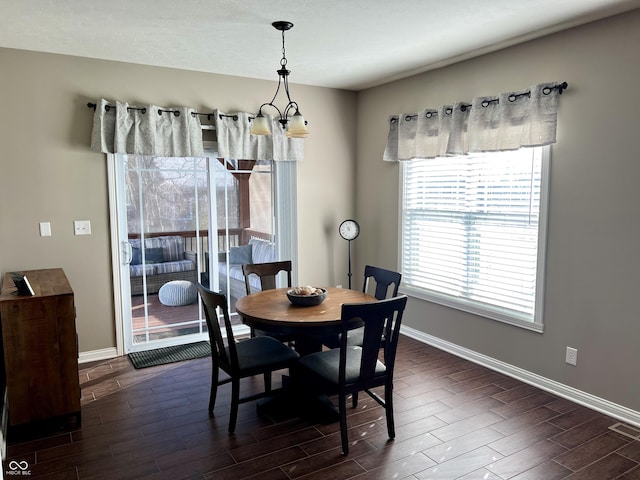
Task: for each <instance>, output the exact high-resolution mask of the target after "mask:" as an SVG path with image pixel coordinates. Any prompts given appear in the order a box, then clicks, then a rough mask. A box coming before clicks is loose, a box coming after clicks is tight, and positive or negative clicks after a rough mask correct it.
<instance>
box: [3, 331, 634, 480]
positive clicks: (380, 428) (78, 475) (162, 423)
mask: <svg viewBox="0 0 640 480" xmlns="http://www.w3.org/2000/svg"><path fill="white" fill-rule="evenodd" d="M210 368H211V362H210V360H209V359H199V360H192V361H187V362H182V363H176V364H172V365H165V366H161V367H153V368H147V369H143V370H134V369H133V367H132V366H131V365H130V363H129V360H128V358H127V357H120V358H117V359H113V360H111V361H104V362H99V363H94V364H91V365H82V366H81V370H80V378H81V385H82V392H83V399H82V412H83V413H82V418H83V420H82V421H83V423H82V428H80V429H74V428H69V429H68V430H65V429H60V430H58V431H55V432H51V433H49V435H48V436H43V435H44V432H45V427H41V430H40V431H39V432H38V434H39V435H40V438H38V439H34V438H33V437H31V436H30V435H33V433H32V432H27V431H20V432H16V433H14V434H13V435H12V436H11V433H12V432H10V438H9V442H10V444H9V447H8V459H7V461H5V463H4V468H3V470H4V472H5V478H9V477H10V476H9V475H7V474H8V473H12V472H11V471H9V467H8V465H9V463H10V461H11V460H15V461H16V462H27V463H28V465H29V469H30V472H31V478H45V479H61V480H62V479H65V480H66V479H83V480H84V479H110V480H113V479H116V480H120V479H151V478H154V479H155V478H162V479H171V480H176V479H183V478H185V479H215V480H218V479H234V480H238V479H243V478H256V479H260V480H276V479H305V480H306V479H322V480H330V479H347V478H358V479H376V480H379V479H394V480H395V479H397V480H400V479H408V478H410V479H414V480H415V479H427V478H428V479H443V480H452V479H458V478H460V479H465V480H469V479H485V480H498V479H518V480H522V479H541V480H554V479H561V478H572V479H594V480H608V479H624V480H634V479H635V480H638V479H640V465H639V464H640V442H639V441H634V440H632V439H630V438H628V437H626V436H624V435H621V434H619V433H617V432H614V431H612V430H610V429H609V427H610V426H611V425H613V424H615V423H617V421H616V420H614V419H612V418H609V417H606V416H604V415H602V414H599V413H597V412H594V411H592V410H589V409H587V408H584V407H581V406H579V405H576V404H574V403H572V402H569V401H567V400H563V399H561V398H558V397H556V396H554V395H551V394H549V393H546V392H544V391H541V390H539V389H536V388H534V387H531V386H529V385H526V384H523V383H521V382H518V381H516V380H513V379H511V378H509V377H506V376H504V375H502V374H499V373H495V372H493V371H491V370H488V369H486V368H483V367H480V366H477V365H475V364H473V363H470V362H468V361H465V360H461V359H459V358H457V357H455V356H452V355H450V354H448V353H445V352H442V351H440V350H437V349H435V348H432V347H430V346H426V345H424V344H421V343H419V342H417V341H415V340H412V339H409V338H405V337H403V338H402V339H401V343H400V347H399V352H398V363H397V365H396V385H395V419H396V439H395V441H389V440H388V438H387V434H386V427H385V421H384V416H383V411H382V409H381V407H379V406H377V404H375V403H374V402H373V401H371V400H370V399H367V398H365V397H367V396H366V395H364V396H361V401H360V404H359V406H358V408H357V409H354V410H350V414H349V423H350V431H349V438H350V440H351V442H352V447H351V450H350V453H349V455H348V456H343V455H341V450H340V438H339V425H338V424H337V423H332V424H319V423H314V422H313V421H311V420H308V419H299V418H293V419H289V420H283V419H272V418H269V417H258V416H257V414H256V406H255V404H253V403H249V404H244V405H241V407H240V414H239V423H238V427H237V431H236V433H235V434H234V435H229V434H228V433H227V421H228V409H229V394H230V387H229V385H225V386H224V387H222V388H221V389H220V391H219V395H218V403H217V405H216V408H215V417H214V418H210V417H209V416H208V414H207V402H208V396H209V378H210ZM260 385H261V379H256V381H255V383H252V382H251V381H250V380H249V381H247V383H246V384H245V388H246V389H247V390H251V389H252V388H257V387H259V386H260ZM12 465H13V466H14V467H16V465H17V463H13V464H12ZM21 465H22V466H24V465H25V463H21Z"/></svg>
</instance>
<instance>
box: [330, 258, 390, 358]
mask: <svg viewBox="0 0 640 480" xmlns="http://www.w3.org/2000/svg"><path fill="white" fill-rule="evenodd" d="M401 279H402V274H401V273H399V272H394V271H393V270H387V269H385V268H380V267H374V266H371V265H366V266H365V267H364V282H363V284H362V291H363V292H364V293H369V294H371V295H373V296H374V297H375V298H376V299H377V300H384V299H385V298H390V297H397V296H398V288H399V287H400V280H401ZM362 335H363V330H362V328H356V329H353V330H351V331H349V333H348V339H347V343H349V345H362ZM322 343H323V344H324V345H326V346H327V347H329V348H338V347H339V346H340V336H339V335H327V336H324V337H323V338H322Z"/></svg>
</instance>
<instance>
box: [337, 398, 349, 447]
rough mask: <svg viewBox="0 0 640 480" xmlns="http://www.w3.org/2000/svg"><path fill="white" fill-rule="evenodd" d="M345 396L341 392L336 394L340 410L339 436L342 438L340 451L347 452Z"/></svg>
mask: <svg viewBox="0 0 640 480" xmlns="http://www.w3.org/2000/svg"><path fill="white" fill-rule="evenodd" d="M346 403H347V396H346V395H345V394H343V393H341V394H340V395H339V396H338V410H339V411H340V438H341V439H342V453H344V454H345V455H347V454H348V453H349V435H348V432H347V405H346Z"/></svg>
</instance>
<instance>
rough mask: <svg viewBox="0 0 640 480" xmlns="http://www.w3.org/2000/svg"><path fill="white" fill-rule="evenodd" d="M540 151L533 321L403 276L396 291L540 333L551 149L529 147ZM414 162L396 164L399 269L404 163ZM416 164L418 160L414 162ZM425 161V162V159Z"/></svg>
mask: <svg viewBox="0 0 640 480" xmlns="http://www.w3.org/2000/svg"><path fill="white" fill-rule="evenodd" d="M531 148H536V149H540V152H541V177H540V209H539V214H538V215H539V218H538V249H537V263H536V293H535V300H534V315H533V319H528V318H527V317H526V316H525V315H517V314H515V312H511V311H507V310H505V309H502V308H500V307H497V306H490V305H486V304H480V303H479V302H475V301H472V300H469V299H467V298H461V297H453V296H450V295H446V294H443V293H439V292H435V291H432V290H428V289H426V288H424V287H419V286H416V285H411V284H408V283H407V282H406V281H405V278H406V276H405V277H403V283H402V284H401V286H400V292H402V293H404V294H407V295H409V296H411V297H415V298H418V299H421V300H425V301H427V302H431V303H435V304H438V305H443V306H446V307H450V308H453V309H456V310H460V311H463V312H466V313H471V314H474V315H478V316H481V317H483V318H487V319H491V320H496V321H499V322H502V323H506V324H509V325H514V326H517V327H521V328H524V329H528V330H532V331H535V332H538V333H543V331H544V298H545V282H544V280H545V266H546V256H547V224H548V217H549V186H550V167H551V165H550V164H551V147H550V145H546V146H541V147H531ZM412 161H416V160H408V161H406V162H404V161H403V162H400V163H401V166H400V175H399V192H400V196H399V202H398V213H399V215H398V260H399V262H398V263H399V265H400V267H399V268H400V269H401V270H402V268H403V265H404V262H403V248H404V242H403V240H404V239H403V222H404V219H405V218H406V216H405V215H404V195H405V175H406V166H405V163H407V162H412ZM418 161H420V160H418ZM425 161H428V159H427V160H425Z"/></svg>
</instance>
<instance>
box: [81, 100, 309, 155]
mask: <svg viewBox="0 0 640 480" xmlns="http://www.w3.org/2000/svg"><path fill="white" fill-rule="evenodd" d="M89 105H90V106H93V107H94V108H95V113H94V116H93V130H92V132H91V150H92V151H94V152H103V153H122V154H137V155H148V156H155V157H202V156H204V147H203V141H202V126H201V123H200V115H205V114H201V113H198V112H196V111H195V110H194V109H193V108H191V107H172V108H163V107H158V106H156V105H146V106H133V105H130V104H128V103H126V102H109V101H107V100H105V99H100V100H99V101H98V102H97V103H96V104H89ZM206 115H207V116H211V115H215V120H216V135H217V140H218V154H219V155H220V156H221V157H224V158H229V159H244V160H278V161H279V160H283V161H295V160H302V158H303V147H304V144H303V139H300V138H288V137H287V136H286V134H285V131H284V129H283V128H282V127H281V125H280V124H279V123H278V122H277V121H276V120H275V119H274V118H273V117H271V116H267V118H268V120H269V121H270V122H271V131H272V132H273V133H272V135H268V136H255V135H251V134H250V130H251V120H252V119H253V116H254V115H252V114H249V113H245V112H239V113H232V114H226V113H223V112H220V111H218V110H214V112H213V113H209V114H206Z"/></svg>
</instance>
